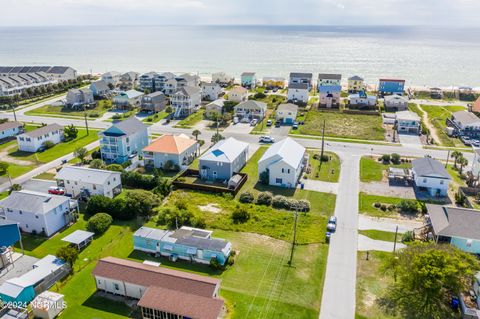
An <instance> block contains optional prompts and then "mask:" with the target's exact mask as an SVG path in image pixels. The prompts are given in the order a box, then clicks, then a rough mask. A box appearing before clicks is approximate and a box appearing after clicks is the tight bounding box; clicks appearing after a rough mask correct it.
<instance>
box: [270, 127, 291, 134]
mask: <svg viewBox="0 0 480 319" xmlns="http://www.w3.org/2000/svg"><path fill="white" fill-rule="evenodd" d="M291 128H292V127H291V126H288V125H282V126H280V127H275V126H272V128H271V129H270V135H272V136H288V133H289V132H290V129H291Z"/></svg>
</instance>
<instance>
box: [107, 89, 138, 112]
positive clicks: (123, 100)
mask: <svg viewBox="0 0 480 319" xmlns="http://www.w3.org/2000/svg"><path fill="white" fill-rule="evenodd" d="M144 95H145V94H144V93H143V92H139V91H137V90H128V91H125V92H120V93H119V94H118V95H115V96H114V97H113V104H114V105H115V106H116V107H118V108H129V107H136V106H139V105H140V103H141V102H142V97H143V96H144Z"/></svg>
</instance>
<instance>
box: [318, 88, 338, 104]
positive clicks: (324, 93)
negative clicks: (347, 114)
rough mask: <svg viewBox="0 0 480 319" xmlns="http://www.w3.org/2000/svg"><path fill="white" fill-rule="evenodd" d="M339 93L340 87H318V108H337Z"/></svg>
mask: <svg viewBox="0 0 480 319" xmlns="http://www.w3.org/2000/svg"><path fill="white" fill-rule="evenodd" d="M341 92H342V87H341V86H340V85H328V86H319V87H318V95H319V100H320V101H319V106H320V107H325V108H339V107H340V93H341Z"/></svg>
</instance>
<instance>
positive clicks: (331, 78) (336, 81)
mask: <svg viewBox="0 0 480 319" xmlns="http://www.w3.org/2000/svg"><path fill="white" fill-rule="evenodd" d="M341 85H342V75H341V74H327V73H320V74H319V75H318V79H317V89H318V90H319V91H320V87H321V86H341ZM340 90H341V88H340Z"/></svg>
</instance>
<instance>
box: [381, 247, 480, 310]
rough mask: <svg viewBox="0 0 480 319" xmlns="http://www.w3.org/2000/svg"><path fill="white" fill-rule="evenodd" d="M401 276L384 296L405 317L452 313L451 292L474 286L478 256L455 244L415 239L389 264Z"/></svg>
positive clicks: (457, 292)
mask: <svg viewBox="0 0 480 319" xmlns="http://www.w3.org/2000/svg"><path fill="white" fill-rule="evenodd" d="M384 267H385V270H387V271H389V272H393V274H394V276H396V278H397V279H398V280H397V282H396V283H394V284H392V285H391V286H390V287H389V289H388V292H387V294H386V296H385V298H383V300H381V304H382V305H383V306H384V307H385V308H386V310H390V311H391V310H392V309H394V310H397V311H398V312H400V314H401V315H402V317H405V318H429V319H441V318H449V317H451V314H452V310H451V308H450V304H449V302H450V299H451V296H452V295H453V296H457V295H458V294H459V293H460V292H461V291H463V290H468V289H469V288H470V286H471V279H472V277H473V275H474V274H475V273H476V272H477V271H478V269H480V267H479V262H478V260H477V259H476V258H475V257H474V256H473V255H470V254H467V253H465V252H462V251H460V250H459V249H458V248H455V247H454V246H452V245H436V244H433V243H412V244H411V245H409V246H407V248H405V249H402V250H401V251H399V252H398V253H397V254H396V256H395V257H392V258H390V259H389V260H388V261H387V263H386V264H385V266H384Z"/></svg>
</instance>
